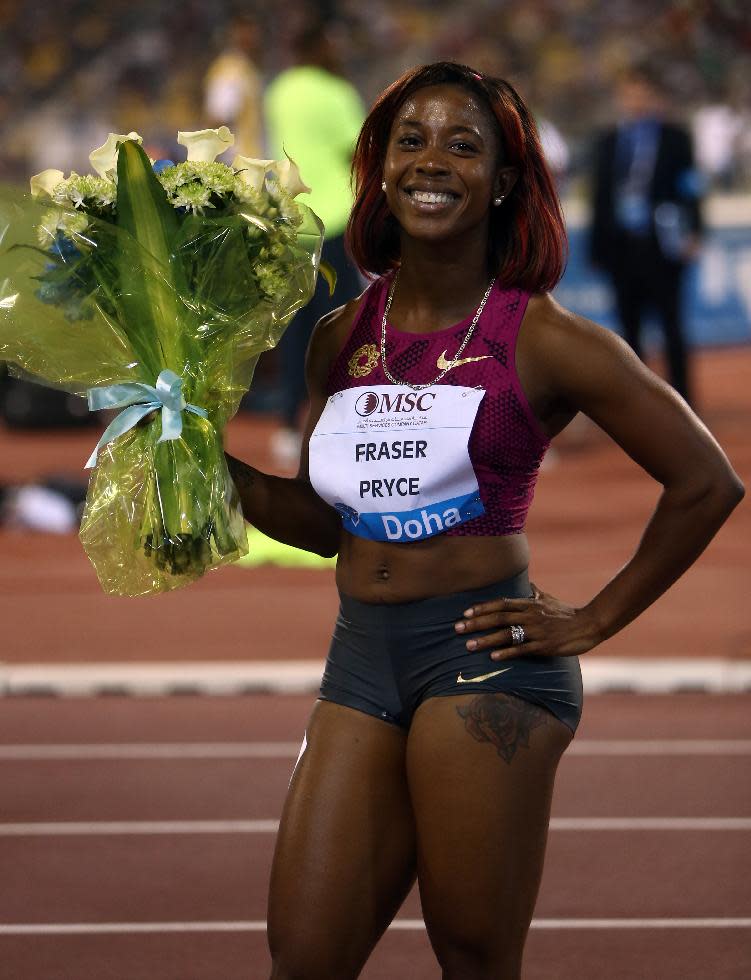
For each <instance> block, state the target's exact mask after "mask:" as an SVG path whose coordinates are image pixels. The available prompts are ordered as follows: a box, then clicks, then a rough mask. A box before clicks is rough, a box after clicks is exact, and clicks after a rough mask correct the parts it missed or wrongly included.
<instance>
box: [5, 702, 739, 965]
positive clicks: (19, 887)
mask: <svg viewBox="0 0 751 980" xmlns="http://www.w3.org/2000/svg"><path fill="white" fill-rule="evenodd" d="M312 704H313V697H312V696H287V697H276V696H271V695H267V696H263V695H256V696H248V697H245V698H205V697H204V698H192V697H184V698H166V699H162V698H155V699H143V700H139V699H132V698H131V699H129V698H99V699H82V700H78V699H64V700H55V699H43V698H41V699H20V698H19V699H16V698H8V699H5V700H4V701H3V702H2V712H0V868H2V882H3V887H2V889H0V963H2V964H3V972H2V975H3V976H4V977H5V976H7V977H8V978H9V980H157V978H158V980H241V978H242V980H267V978H268V975H269V966H270V961H269V956H268V952H267V950H266V941H265V935H264V931H263V927H264V919H265V902H266V893H267V887H268V876H269V870H270V863H271V855H272V848H273V843H274V822H275V821H277V820H278V818H279V814H280V812H281V807H282V802H283V799H284V794H285V792H286V788H287V783H288V780H289V776H290V774H291V771H292V767H293V765H294V761H295V758H296V755H297V748H298V745H299V742H300V740H301V738H302V733H303V730H304V727H305V723H306V719H307V716H308V713H309V711H310V708H311V706H312ZM750 707H751V695H723V696H711V695H695V694H682V695H674V696H651V697H638V696H635V695H600V696H596V697H590V698H588V699H587V701H586V704H585V711H584V718H583V721H582V725H581V727H580V729H579V733H578V734H577V738H576V739H575V741H574V743H573V745H572V747H571V748H570V749H569V750H568V752H567V753H566V755H565V756H564V759H563V761H562V763H561V768H560V770H559V777H558V782H557V786H556V793H555V799H554V806H553V819H552V824H551V833H550V839H549V845H548V854H547V860H546V866H545V873H544V878H543V884H542V889H541V893H540V897H539V901H538V905H537V909H536V913H535V920H534V922H533V927H532V929H531V931H530V935H529V940H528V944H527V952H526V958H525V971H524V980H543V978H544V980H574V978H576V980H600V978H603V977H607V978H608V980H632V978H637V977H638V978H643V980H674V978H676V980H677V978H681V980H746V978H747V977H748V976H749V975H751V886H749V881H751V850H750V849H749V846H748V841H749V828H751V791H750V790H749V787H751V778H750V777H751V723H750V722H749V708H750ZM657 818H662V822H660V823H657V824H656V823H655V822H654V821H655V820H656V819H657ZM615 819H618V820H619V821H621V823H619V824H618V825H615V826H614V825H613V823H612V821H613V820H615ZM592 820H599V821H601V822H600V823H598V824H595V825H593V824H592V823H591V821H592ZM645 820H646V821H647V822H646V823H645V822H644V821H645ZM115 821H117V822H118V826H116V827H112V826H111V823H112V822H115ZM145 821H148V822H150V823H149V824H148V825H147V826H144V825H143V822H145ZM186 821H189V822H192V821H205V822H210V823H204V824H202V825H199V826H196V824H195V823H191V824H189V825H187V826H186V824H185V822H186ZM256 821H270V823H262V824H259V823H256ZM582 821H585V822H584V823H582ZM586 821H590V822H586ZM624 821H625V823H624ZM635 821H636V822H635ZM638 821H642V822H638ZM686 821H692V822H690V823H689V824H688V825H687V824H686ZM139 822H140V823H139ZM217 822H221V823H217ZM199 830H200V831H201V832H197V831H199ZM66 831H67V832H66ZM71 831H74V832H71ZM419 920H420V904H419V895H418V893H417V889H416V888H415V889H413V891H412V892H411V893H410V895H409V896H408V897H407V899H406V901H405V903H404V905H403V907H402V909H401V910H400V912H399V914H398V916H397V925H398V924H399V923H400V922H401V923H402V924H405V925H407V926H408V928H406V929H398V928H395V929H390V930H389V931H388V932H387V933H386V935H385V936H384V937H383V939H382V940H381V942H380V943H379V945H378V947H377V948H376V950H375V952H374V953H373V955H372V957H371V959H370V961H369V963H368V965H367V966H366V968H365V969H364V971H363V973H362V977H363V978H364V980H393V978H396V977H403V976H409V977H410V980H428V978H438V977H439V976H440V970H439V968H438V966H437V964H436V961H435V958H434V956H433V953H432V950H431V949H430V945H429V942H428V939H427V935H426V933H425V931H424V929H423V928H421V926H420V922H419ZM603 920H606V921H603ZM608 920H609V921H608ZM635 920H636V921H635ZM640 920H641V921H640ZM191 924H192V925H191ZM222 924H224V925H222ZM55 925H56V926H58V927H59V926H61V925H67V926H68V927H70V926H78V927H79V929H80V930H81V931H79V932H74V933H73V934H70V933H68V934H65V933H62V934H61V933H59V932H57V933H56V932H52V931H51V929H52V927H53V926H55ZM97 926H98V927H99V928H100V929H101V928H104V929H105V930H110V931H105V932H103V933H102V932H96V931H93V930H95V929H96V927H97ZM32 927H36V929H35V931H33V932H29V931H27V932H25V933H24V932H23V931H22V930H23V929H24V928H26V929H27V930H29V929H30V928H32ZM115 927H117V929H118V930H119V931H111V930H113V929H115ZM178 928H181V929H184V930H185V931H180V932H178V931H174V930H176V929H178ZM218 928H222V929H226V931H221V932H219V931H210V930H211V929H214V930H216V929H218ZM139 929H141V930H143V929H151V930H155V931H147V932H144V931H137V930H139Z"/></svg>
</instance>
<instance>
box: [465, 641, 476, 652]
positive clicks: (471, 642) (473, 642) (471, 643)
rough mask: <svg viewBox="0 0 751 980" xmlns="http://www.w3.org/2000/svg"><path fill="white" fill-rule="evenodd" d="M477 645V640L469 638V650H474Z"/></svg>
mask: <svg viewBox="0 0 751 980" xmlns="http://www.w3.org/2000/svg"><path fill="white" fill-rule="evenodd" d="M476 646H477V640H469V641H468V642H467V649H468V650H474V648H475V647H476Z"/></svg>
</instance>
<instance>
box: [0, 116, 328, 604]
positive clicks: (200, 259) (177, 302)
mask: <svg viewBox="0 0 751 980" xmlns="http://www.w3.org/2000/svg"><path fill="white" fill-rule="evenodd" d="M141 142H142V141H141V137H140V136H139V135H138V134H137V133H129V134H128V135H127V136H121V135H116V134H110V136H109V139H108V140H107V142H106V143H105V144H104V146H102V147H100V148H99V149H98V150H95V151H94V152H93V153H92V154H91V156H90V160H91V163H92V166H93V168H94V169H95V170H96V172H97V175H96V176H94V175H83V176H81V175H78V174H75V173H72V174H71V175H70V176H69V177H67V178H65V176H64V174H63V173H62V172H61V171H58V170H46V171H44V172H43V173H41V174H38V175H37V176H35V177H32V179H31V192H32V194H31V199H30V200H27V201H26V202H25V203H23V204H19V203H18V202H13V201H11V202H8V201H3V202H2V203H0V242H2V254H0V360H5V361H7V362H8V365H9V368H10V370H11V371H12V372H13V373H15V374H18V375H21V376H23V375H26V376H28V377H30V378H31V379H32V380H37V381H41V382H42V383H43V384H47V385H52V386H56V387H60V388H63V389H65V390H67V391H71V392H73V393H75V394H78V395H81V396H85V397H87V399H88V403H89V408H90V409H92V410H99V409H115V410H120V411H119V414H117V415H116V416H115V417H114V419H113V420H112V421H111V423H110V425H109V426H108V428H107V429H106V431H105V432H104V435H103V436H102V438H101V439H100V440H99V444H98V445H97V447H96V448H95V450H94V452H93V453H92V456H91V458H90V460H89V462H88V464H87V465H88V466H93V467H94V469H93V472H92V476H91V479H90V481H89V489H88V495H87V500H86V506H85V510H84V515H83V520H82V523H81V529H80V537H81V541H82V543H83V546H84V549H85V550H86V553H87V554H88V556H89V558H90V559H91V561H92V563H93V564H94V567H95V569H96V572H97V575H98V577H99V581H100V583H101V585H102V587H103V589H104V590H105V592H108V593H114V594H118V595H131V596H135V595H145V594H148V593H154V592H160V591H165V590H168V589H174V588H178V587H180V586H182V585H185V584H187V583H188V582H190V581H193V580H194V579H196V578H198V577H199V576H200V575H202V574H203V573H204V571H206V569H208V568H210V567H214V566H218V565H221V564H223V563H226V562H230V561H234V560H235V559H237V558H238V557H240V556H241V555H243V554H245V553H246V552H247V536H246V531H245V525H244V522H243V517H242V512H241V509H240V505H239V499H238V495H237V491H236V488H235V486H234V484H233V482H232V480H231V478H230V475H229V472H228V470H227V465H226V461H225V458H224V453H223V449H222V430H223V428H224V426H225V425H226V423H227V421H228V420H229V419H230V418H231V417H232V416H233V415H234V414H235V412H236V411H237V408H238V405H239V403H240V399H241V398H242V396H243V394H244V393H245V392H246V391H247V389H248V387H249V385H250V382H251V379H252V375H253V370H254V368H255V365H256V362H257V360H258V357H259V355H260V354H261V353H262V352H263V351H264V350H267V349H269V348H271V347H273V346H274V345H275V344H276V343H277V342H278V340H279V338H280V337H281V335H282V333H283V331H284V328H285V326H286V325H287V323H288V322H289V320H290V319H291V318H292V316H293V315H294V314H295V312H296V311H297V310H298V309H300V308H301V307H302V306H304V305H305V304H306V303H307V302H308V301H309V299H310V298H311V296H312V294H313V290H314V288H315V280H316V275H317V272H318V267H319V260H320V250H321V242H322V237H323V227H322V225H321V222H320V221H319V219H318V218H317V217H316V215H315V214H314V213H313V212H312V211H310V209H308V208H306V207H305V206H304V205H302V204H300V203H299V202H296V201H295V200H294V198H295V196H296V195H297V194H298V193H300V192H302V191H306V190H308V188H306V187H305V185H304V184H303V183H302V181H301V179H300V175H299V173H298V170H297V167H296V166H295V164H294V163H293V162H292V161H291V160H289V159H286V160H284V161H276V162H275V161H272V160H251V159H248V158H245V157H242V156H237V157H235V159H234V161H233V164H232V166H231V167H230V166H227V165H225V164H223V163H219V162H216V161H215V157H216V156H217V155H218V154H219V153H220V152H222V151H223V150H224V149H226V148H227V147H229V146H231V145H232V143H233V142H234V137H233V136H232V134H231V133H230V131H229V130H228V129H227V127H225V126H223V127H221V128H220V129H216V130H202V131H200V132H195V133H179V134H178V143H180V144H182V145H184V146H186V147H187V151H188V152H187V160H186V161H185V162H182V163H177V164H174V163H172V162H171V161H157V162H155V163H153V162H152V161H151V160H150V159H149V158H148V157H147V155H146V154H145V152H144V151H143V149H142V147H141V145H140V144H141ZM34 229H35V230H36V238H37V242H36V243H35V242H34V241H33V231H34ZM322 271H323V270H322Z"/></svg>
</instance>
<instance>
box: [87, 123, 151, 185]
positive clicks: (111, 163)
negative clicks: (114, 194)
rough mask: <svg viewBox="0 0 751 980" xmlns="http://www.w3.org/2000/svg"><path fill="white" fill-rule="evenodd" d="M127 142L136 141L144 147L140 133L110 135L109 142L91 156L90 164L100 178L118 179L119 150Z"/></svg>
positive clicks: (92, 152)
mask: <svg viewBox="0 0 751 980" xmlns="http://www.w3.org/2000/svg"><path fill="white" fill-rule="evenodd" d="M126 140H135V141H136V143H140V144H141V145H143V137H142V136H140V135H139V134H138V133H110V134H109V136H108V137H107V142H106V143H102V145H101V146H100V147H98V148H97V149H96V150H92V151H91V153H90V154H89V162H90V163H91V166H92V167H93V168H94V170H96V172H97V173H98V174H99V176H100V177H106V178H108V179H110V180H111V179H112V178H113V177H115V178H116V177H117V148H118V147H119V146H120V144H121V143H124V142H125V141H126Z"/></svg>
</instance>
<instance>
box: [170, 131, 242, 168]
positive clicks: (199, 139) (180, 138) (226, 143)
mask: <svg viewBox="0 0 751 980" xmlns="http://www.w3.org/2000/svg"><path fill="white" fill-rule="evenodd" d="M177 142H178V143H179V144H180V146H185V147H187V149H188V160H190V161H191V162H195V163H213V162H214V160H215V159H216V158H217V157H218V156H219V154H220V153H224V151H225V150H228V149H229V148H230V147H231V146H232V145H233V144H234V142H235V137H234V134H233V133H231V132H230V130H229V129H228V128H227V127H226V126H220V127H219V129H197V130H195V131H194V132H192V133H182V132H180V133H178V134H177Z"/></svg>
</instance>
